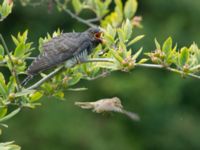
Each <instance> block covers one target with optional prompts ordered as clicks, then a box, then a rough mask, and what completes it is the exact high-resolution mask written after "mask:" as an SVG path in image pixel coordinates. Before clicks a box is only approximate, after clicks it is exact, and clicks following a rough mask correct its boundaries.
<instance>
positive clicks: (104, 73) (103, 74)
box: [85, 71, 111, 81]
mask: <svg viewBox="0 0 200 150" xmlns="http://www.w3.org/2000/svg"><path fill="white" fill-rule="evenodd" d="M110 72H111V71H107V72H103V73H101V74H99V75H97V76H96V77H85V79H86V80H89V81H93V80H96V79H99V78H104V77H106V76H107V75H109V74H110Z"/></svg>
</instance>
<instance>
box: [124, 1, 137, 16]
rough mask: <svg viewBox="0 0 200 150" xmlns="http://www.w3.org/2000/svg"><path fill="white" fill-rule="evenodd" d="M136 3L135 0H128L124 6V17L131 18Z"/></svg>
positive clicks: (135, 8)
mask: <svg viewBox="0 0 200 150" xmlns="http://www.w3.org/2000/svg"><path fill="white" fill-rule="evenodd" d="M137 6H138V3H137V1H136V0H128V1H127V2H126V4H125V7H124V14H125V18H128V19H131V18H132V17H133V16H134V15H135V12H136V10H137Z"/></svg>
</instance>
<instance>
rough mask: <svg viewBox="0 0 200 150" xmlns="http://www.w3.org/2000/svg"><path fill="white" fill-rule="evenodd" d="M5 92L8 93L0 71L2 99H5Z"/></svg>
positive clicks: (0, 93)
mask: <svg viewBox="0 0 200 150" xmlns="http://www.w3.org/2000/svg"><path fill="white" fill-rule="evenodd" d="M7 94H8V89H7V86H6V83H5V79H4V76H3V74H2V73H1V72H0V95H2V96H3V98H4V99H6V97H7Z"/></svg>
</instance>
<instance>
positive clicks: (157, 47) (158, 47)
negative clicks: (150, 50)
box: [154, 39, 161, 50]
mask: <svg viewBox="0 0 200 150" xmlns="http://www.w3.org/2000/svg"><path fill="white" fill-rule="evenodd" d="M154 41H155V44H156V49H157V50H161V46H160V44H159V42H158V41H157V39H155V40H154Z"/></svg>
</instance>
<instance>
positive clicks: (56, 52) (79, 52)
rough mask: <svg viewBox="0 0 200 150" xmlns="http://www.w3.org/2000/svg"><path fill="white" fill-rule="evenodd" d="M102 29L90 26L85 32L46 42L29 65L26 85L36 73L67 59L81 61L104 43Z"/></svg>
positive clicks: (69, 34) (24, 82)
mask: <svg viewBox="0 0 200 150" xmlns="http://www.w3.org/2000/svg"><path fill="white" fill-rule="evenodd" d="M101 33H102V32H101V31H100V29H98V28H89V29H88V30H86V31H85V32H77V33H75V32H71V33H64V34H61V35H59V36H57V37H54V38H52V39H51V40H50V41H48V42H46V43H44V45H43V53H41V54H40V55H39V56H38V57H37V58H36V59H35V60H34V61H33V62H32V64H31V65H30V66H29V67H28V69H27V74H28V77H27V78H26V79H25V80H24V81H23V82H22V84H23V85H25V84H26V83H27V82H28V81H29V80H30V79H31V78H32V77H33V76H34V75H36V74H38V73H39V72H41V71H44V70H47V69H50V68H52V67H55V66H57V65H59V64H61V63H63V62H65V61H67V60H73V61H76V62H81V60H85V59H87V56H88V54H90V53H91V52H92V49H93V48H94V47H96V46H97V45H98V44H99V43H102V39H101Z"/></svg>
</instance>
